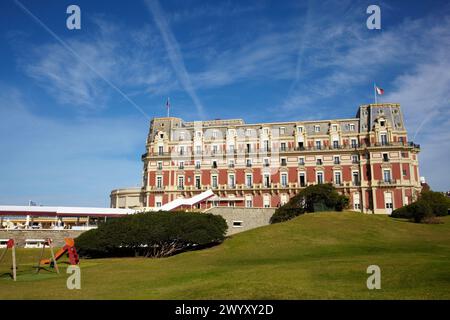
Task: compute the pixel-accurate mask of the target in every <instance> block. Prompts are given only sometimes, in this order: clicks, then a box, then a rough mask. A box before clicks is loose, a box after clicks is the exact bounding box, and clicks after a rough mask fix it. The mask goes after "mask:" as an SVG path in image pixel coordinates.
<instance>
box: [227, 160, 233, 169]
mask: <svg viewBox="0 0 450 320" xmlns="http://www.w3.org/2000/svg"><path fill="white" fill-rule="evenodd" d="M228 167H229V168H234V160H233V159H231V160H230V161H229V162H228Z"/></svg>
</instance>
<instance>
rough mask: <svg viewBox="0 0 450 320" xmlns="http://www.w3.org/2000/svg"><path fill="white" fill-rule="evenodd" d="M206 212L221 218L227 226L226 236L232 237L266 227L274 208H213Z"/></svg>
mask: <svg viewBox="0 0 450 320" xmlns="http://www.w3.org/2000/svg"><path fill="white" fill-rule="evenodd" d="M207 212H208V213H212V214H217V215H220V216H222V217H223V218H224V219H225V220H226V221H227V224H228V232H227V235H232V234H235V233H239V232H242V231H247V230H250V229H254V228H258V227H261V226H266V225H268V224H269V221H270V218H271V217H272V215H273V214H274V212H275V208H239V207H214V208H211V209H209V210H208V211H207ZM238 222H240V226H237V225H236V224H237V223H238Z"/></svg>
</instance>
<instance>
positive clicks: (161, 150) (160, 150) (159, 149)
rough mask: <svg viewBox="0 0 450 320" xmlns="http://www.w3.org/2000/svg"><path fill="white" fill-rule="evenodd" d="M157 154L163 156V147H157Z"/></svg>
mask: <svg viewBox="0 0 450 320" xmlns="http://www.w3.org/2000/svg"><path fill="white" fill-rule="evenodd" d="M158 154H159V155H160V156H162V155H163V154H164V147H163V146H159V147H158Z"/></svg>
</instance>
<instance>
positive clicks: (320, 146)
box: [316, 140, 322, 150]
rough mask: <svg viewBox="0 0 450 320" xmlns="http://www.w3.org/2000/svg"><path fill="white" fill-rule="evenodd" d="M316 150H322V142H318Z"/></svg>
mask: <svg viewBox="0 0 450 320" xmlns="http://www.w3.org/2000/svg"><path fill="white" fill-rule="evenodd" d="M316 149H319V150H320V149H322V142H321V141H320V140H317V141H316Z"/></svg>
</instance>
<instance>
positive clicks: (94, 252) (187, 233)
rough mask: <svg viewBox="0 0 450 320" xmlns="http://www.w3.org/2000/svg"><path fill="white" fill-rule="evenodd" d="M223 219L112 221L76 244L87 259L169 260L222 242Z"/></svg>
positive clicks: (155, 215) (144, 216) (152, 215)
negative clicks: (138, 258) (173, 256)
mask: <svg viewBox="0 0 450 320" xmlns="http://www.w3.org/2000/svg"><path fill="white" fill-rule="evenodd" d="M226 230H227V224H226V222H225V220H224V219H223V218H222V217H221V216H217V215H212V214H203V213H187V212H148V213H139V214H135V215H130V216H126V217H121V218H115V219H110V220H108V221H107V222H106V223H103V224H101V225H100V226H99V227H98V228H97V229H93V230H89V231H87V232H85V233H83V234H81V235H80V236H79V237H78V238H77V239H76V240H75V241H76V246H77V248H78V251H79V253H80V255H82V256H87V257H114V256H132V255H134V256H145V257H167V256H171V255H174V254H176V253H179V252H181V251H186V250H190V249H194V248H202V247H205V246H210V245H214V244H218V243H220V242H222V241H223V239H224V237H225V233H226Z"/></svg>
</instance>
